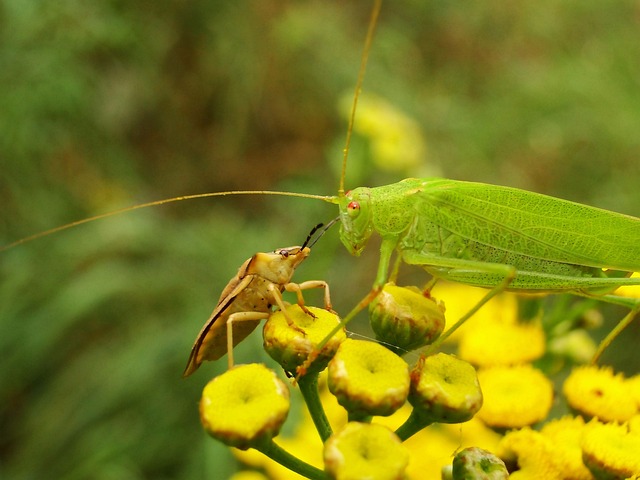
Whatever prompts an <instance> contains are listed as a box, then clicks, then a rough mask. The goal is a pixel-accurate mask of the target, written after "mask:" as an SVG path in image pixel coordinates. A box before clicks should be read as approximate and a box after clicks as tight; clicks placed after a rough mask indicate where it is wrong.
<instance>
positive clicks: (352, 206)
mask: <svg viewBox="0 0 640 480" xmlns="http://www.w3.org/2000/svg"><path fill="white" fill-rule="evenodd" d="M347 213H348V214H349V216H350V217H357V216H358V214H359V213H360V204H359V203H358V202H349V204H348V205H347Z"/></svg>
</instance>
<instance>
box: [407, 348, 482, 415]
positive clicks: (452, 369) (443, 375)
mask: <svg viewBox="0 0 640 480" xmlns="http://www.w3.org/2000/svg"><path fill="white" fill-rule="evenodd" d="M409 402H410V403H411V405H413V407H414V412H415V413H416V414H417V415H419V416H420V418H422V419H423V420H425V421H426V420H428V421H429V422H439V423H461V422H466V421H467V420H470V419H471V418H472V417H473V416H474V415H475V414H476V412H477V411H478V410H480V407H482V391H481V390H480V384H479V382H478V376H477V375H476V371H475V369H474V368H473V366H472V365H471V364H470V363H467V362H465V361H464V360H460V359H458V358H456V357H455V356H453V355H447V354H445V353H437V354H435V355H432V356H430V357H424V356H423V357H422V358H420V360H419V361H418V364H417V365H416V366H415V368H414V369H413V371H412V372H411V391H410V393H409Z"/></svg>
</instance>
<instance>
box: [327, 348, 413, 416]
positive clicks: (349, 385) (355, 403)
mask: <svg viewBox="0 0 640 480" xmlns="http://www.w3.org/2000/svg"><path fill="white" fill-rule="evenodd" d="M329 390H331V393H333V394H334V395H335V396H336V397H337V398H338V403H340V405H342V406H343V407H344V408H345V409H346V410H347V411H348V412H349V414H350V415H352V416H356V417H360V418H362V417H366V416H369V415H391V414H392V413H393V412H395V411H396V410H397V409H399V408H400V407H401V406H402V405H404V403H405V401H406V400H407V395H408V394H409V366H408V365H407V363H406V362H405V361H404V360H403V359H402V358H400V357H399V356H397V355H396V354H395V353H393V352H391V351H389V350H387V349H386V348H384V347H383V346H382V345H380V344H378V343H374V342H367V341H364V340H352V339H347V340H345V341H344V342H343V343H342V344H341V345H340V348H338V351H337V352H336V355H335V356H334V357H333V359H332V360H331V362H329Z"/></svg>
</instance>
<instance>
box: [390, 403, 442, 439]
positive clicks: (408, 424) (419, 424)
mask: <svg viewBox="0 0 640 480" xmlns="http://www.w3.org/2000/svg"><path fill="white" fill-rule="evenodd" d="M431 423H433V422H431V421H430V420H428V419H426V418H424V417H421V416H420V415H419V414H418V413H416V410H415V409H413V410H412V411H411V415H409V418H407V420H406V421H405V422H404V423H403V424H402V425H400V426H399V427H398V429H397V430H396V435H398V437H399V438H400V440H402V441H403V442H404V441H405V440H407V439H408V438H410V437H412V436H413V435H415V434H416V433H418V432H419V431H420V430H422V429H423V428H426V427H428V426H429V425H431Z"/></svg>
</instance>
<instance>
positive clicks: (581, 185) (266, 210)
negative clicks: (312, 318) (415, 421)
mask: <svg viewBox="0 0 640 480" xmlns="http://www.w3.org/2000/svg"><path fill="white" fill-rule="evenodd" d="M370 7H371V5H370V3H369V2H350V3H347V2H339V1H327V0H323V1H300V2H275V1H262V2H256V1H242V0H240V1H234V2H227V1H215V0H213V1H212V0H209V1H201V0H193V1H170V0H159V1H155V2H124V1H117V0H112V1H106V0H105V1H98V2H97V1H86V0H84V1H83V0H76V1H74V0H68V1H60V2H39V1H33V0H4V1H2V2H0V39H1V41H0V201H1V204H2V208H1V210H0V212H1V213H0V243H1V244H7V243H10V242H12V241H14V240H17V239H19V238H21V237H24V236H26V235H29V234H32V233H35V232H38V231H41V230H44V229H47V228H51V227H55V226H58V225H61V224H64V223H66V222H70V221H73V220H77V219H81V218H84V217H88V216H91V215H96V214H99V213H103V212H105V211H110V210H113V209H116V208H120V207H124V206H128V205H133V204H136V203H141V202H146V201H150V200H156V199H160V198H165V197H171V196H176V195H183V194H190V193H199V192H208V191H221V190H235V189H280V190H289V191H297V192H306V193H318V194H335V192H336V189H337V184H338V172H337V164H338V163H339V160H340V158H341V148H342V145H343V142H344V137H345V133H346V116H345V111H344V110H345V107H344V106H342V105H343V104H344V103H345V100H344V99H345V98H346V99H347V101H349V100H350V96H351V92H352V91H353V88H354V85H355V79H356V76H357V70H358V66H359V58H360V53H361V49H362V46H363V40H364V35H365V31H366V25H367V20H368V15H369V10H370ZM638 58H640V4H638V2H636V1H613V0H609V1H601V2H585V1H583V0H563V1H560V0H554V1H550V0H543V1H539V0H538V1H529V0H523V1H519V2H504V1H486V2H441V1H423V0H420V1H417V0H406V1H395V2H388V3H387V4H385V5H384V6H383V11H382V14H381V17H380V22H379V26H378V31H377V34H376V38H375V42H374V45H373V49H372V51H371V58H370V64H369V67H368V71H367V77H366V80H365V85H364V91H365V93H368V94H374V95H375V96H376V98H378V99H382V100H383V101H384V102H386V103H387V104H388V105H389V106H391V108H392V109H393V111H394V112H396V113H398V114H400V115H401V117H402V118H403V119H404V120H406V121H407V122H409V124H410V125H412V127H415V130H416V131H413V130H412V131H413V135H414V136H415V135H418V137H419V140H420V141H421V142H424V149H423V150H422V151H421V155H420V162H419V163H417V164H416V163H413V164H410V165H409V166H401V165H400V164H402V161H401V160H403V158H399V159H398V162H397V164H396V162H394V161H388V162H386V163H383V164H382V165H379V162H378V163H376V161H375V160H376V159H375V158H373V154H372V151H373V149H372V148H371V142H370V141H369V140H370V139H368V138H367V136H366V135H357V136H356V138H355V140H354V144H353V146H352V152H351V157H350V162H351V163H350V164H349V179H348V184H347V187H353V186H358V185H371V186H374V185H382V184H384V183H391V182H395V181H397V180H400V179H401V178H404V177H407V176H412V175H414V176H415V175H427V174H433V173H437V174H441V175H443V176H446V177H450V178H455V179H461V180H476V181H484V182H490V183H497V184H504V185H510V186H516V187H520V188H525V189H528V190H533V191H537V192H541V193H547V194H551V195H556V196H560V197H563V198H567V199H570V200H575V201H579V202H584V203H589V204H593V205H597V206H601V207H604V208H609V209H612V210H616V211H620V212H624V213H628V214H631V215H635V216H640V189H639V188H638V185H640V183H639V180H640V168H639V166H640V163H639V161H638V155H639V152H640V134H639V131H640V62H638ZM381 121H382V122H383V123H384V121H386V119H382V120H381ZM389 122H390V127H389V128H391V129H392V127H393V125H391V123H393V119H389ZM401 125H404V124H402V123H401ZM396 127H397V125H396ZM400 131H404V129H403V128H400ZM416 132H417V133H416ZM398 155H399V156H400V157H402V156H403V155H404V152H403V150H402V149H398ZM335 215H336V210H335V207H332V206H330V205H326V204H323V203H321V202H318V201H313V200H304V199H292V198H271V197H269V198H266V197H257V196H254V197H229V198H224V199H222V198H217V199H211V200H198V201H189V202H180V203H178V204H174V205H169V206H164V207H160V208H154V209H148V210H144V211H138V212H134V213H130V214H127V215H121V216H118V217H115V218H112V219H109V220H104V221H100V222H96V223H94V224H89V225H85V226H82V227H79V228H76V229H72V230H69V231H66V232H63V233H59V234H56V235H53V236H50V237H46V238H43V239H39V240H37V241H35V242H33V243H29V244H25V245H22V246H19V247H17V248H14V249H11V250H8V251H5V252H2V253H1V254H0V272H1V273H0V274H1V285H0V352H1V354H2V361H1V362H0V406H1V414H0V432H2V435H0V477H2V478H7V479H36V478H38V479H39V478H58V479H84V478H91V479H142V478H154V479H160V478H194V479H198V478H226V477H227V476H228V475H229V474H230V472H232V471H233V469H234V468H235V466H234V461H233V459H232V458H231V456H230V454H229V453H228V452H227V450H226V449H225V448H224V447H221V446H219V445H218V444H217V443H216V442H214V441H211V440H209V439H208V438H207V437H206V436H205V434H204V433H203V432H202V430H201V428H200V426H199V422H198V415H197V402H198V399H199V393H200V390H201V388H202V387H203V385H204V384H205V383H206V381H207V380H208V379H209V378H210V377H211V376H212V375H213V374H215V373H219V372H222V371H224V369H225V368H226V367H225V365H224V363H225V362H218V363H216V364H205V365H204V366H203V367H202V368H201V369H200V371H199V372H198V373H197V374H195V375H193V376H192V377H190V378H188V379H186V380H183V379H181V378H180V375H181V373H182V369H183V368H184V364H185V363H186V360H187V357H188V353H189V350H190V348H191V343H192V341H193V340H194V338H195V336H196V333H197V332H198V331H199V329H200V327H201V325H202V324H203V322H204V321H205V320H206V318H207V316H208V315H209V313H210V311H211V310H212V309H213V307H214V305H215V303H216V301H217V299H218V296H219V293H220V292H221V290H222V288H223V287H224V285H225V284H226V282H227V281H228V280H229V279H230V278H231V277H232V276H233V275H234V274H235V272H236V270H237V268H238V267H239V266H240V265H241V263H242V262H243V261H244V260H245V259H246V258H248V257H250V256H251V255H252V254H253V253H254V252H256V251H264V250H272V249H274V248H276V247H283V246H289V245H295V244H300V243H301V242H302V241H303V240H304V238H305V236H306V234H307V232H308V231H309V229H310V228H311V227H312V226H313V225H315V224H316V223H318V222H323V221H328V220H329V219H331V218H332V217H334V216H335ZM376 260H377V251H376V247H375V245H373V246H371V247H370V248H369V249H368V250H367V251H366V253H365V254H364V255H363V258H361V259H355V258H351V257H349V255H348V254H347V253H346V252H345V251H344V250H343V248H342V247H341V246H340V245H339V242H338V240H337V229H334V230H332V231H330V232H329V233H328V234H327V235H326V236H325V238H323V239H322V241H320V242H319V243H318V244H317V246H316V247H315V248H314V252H313V255H312V256H311V257H310V259H309V260H307V262H306V263H305V264H304V265H303V266H301V267H300V268H299V271H298V274H297V275H296V278H297V279H298V280H310V279H324V280H327V281H328V282H329V283H330V285H331V286H332V293H333V298H334V305H335V307H336V309H337V310H338V311H341V312H344V311H345V310H346V309H347V308H349V307H350V306H352V305H353V303H354V302H355V300H356V299H358V298H359V296H360V295H361V294H362V293H364V292H365V291H367V290H368V288H369V287H370V285H371V282H372V279H373V276H374V272H375V266H376ZM421 278H422V277H421ZM309 298H310V300H309V302H310V303H319V302H320V297H319V296H315V297H314V295H309ZM620 314H621V312H616V315H615V317H614V318H612V319H611V320H608V322H609V323H607V328H610V326H611V325H612V323H613V321H614V320H615V318H619V317H620ZM636 323H637V322H636ZM634 335H636V336H637V335H638V329H637V327H636V329H635V330H633V329H630V330H629V332H626V335H625V338H623V339H621V340H620V343H619V347H618V348H617V349H616V351H617V352H619V353H620V352H621V353H622V355H625V354H626V355H628V357H624V356H620V355H618V357H616V356H615V355H616V354H615V352H614V353H613V354H611V353H607V355H609V357H608V359H611V361H617V362H619V363H621V364H624V365H626V366H627V369H629V368H630V369H631V370H632V371H633V370H635V372H636V373H637V363H635V364H634V363H630V362H633V361H635V362H637V361H638V358H637V354H635V355H634V352H633V350H632V349H624V348H622V347H621V346H623V345H625V343H624V342H628V344H629V345H632V344H633V338H634V337H633V336H634ZM636 343H637V342H636ZM260 344H261V339H260V335H259V333H258V334H256V335H254V336H252V337H251V338H250V339H249V340H247V342H245V343H243V344H242V345H241V346H240V347H239V348H238V361H240V362H247V361H259V360H262V359H263V354H262V353H261V350H260ZM636 350H637V349H636ZM634 357H635V358H634ZM632 373H633V372H632Z"/></svg>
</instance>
